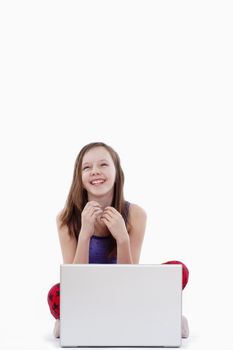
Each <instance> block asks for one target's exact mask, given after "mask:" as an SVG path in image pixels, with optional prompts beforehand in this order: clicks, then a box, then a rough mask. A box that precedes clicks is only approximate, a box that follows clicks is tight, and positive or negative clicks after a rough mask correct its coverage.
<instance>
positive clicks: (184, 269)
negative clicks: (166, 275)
mask: <svg viewBox="0 0 233 350" xmlns="http://www.w3.org/2000/svg"><path fill="white" fill-rule="evenodd" d="M164 264H180V265H182V289H184V288H185V287H186V285H187V283H188V280H189V270H188V268H187V266H186V265H185V264H184V263H182V262H181V261H178V260H171V261H167V262H165V263H164Z"/></svg>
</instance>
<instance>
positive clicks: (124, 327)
mask: <svg viewBox="0 0 233 350" xmlns="http://www.w3.org/2000/svg"><path fill="white" fill-rule="evenodd" d="M60 272H61V305H60V319H61V331H60V341H61V346H62V347H65V346H69V347H74V346H80V347H82V346H87V347H92V346H99V347H102V346H106V347H108V346H109V347H111V346H119V347H126V346H138V347H144V346H155V347H157V346H158V347H159V346H172V347H179V346H180V345H181V315H182V312H181V308H182V267H181V265H147V264H142V265H136V264H135V265H134V264H132V265H129V264H127V265H126V264H109V265H107V264H71V265H69V264H63V265H61V270H60Z"/></svg>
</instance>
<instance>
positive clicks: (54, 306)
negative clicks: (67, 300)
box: [47, 283, 60, 320]
mask: <svg viewBox="0 0 233 350" xmlns="http://www.w3.org/2000/svg"><path fill="white" fill-rule="evenodd" d="M47 300H48V304H49V308H50V312H51V314H52V315H53V316H54V317H55V318H56V320H57V319H59V318H60V283H57V284H55V285H54V286H53V287H52V288H51V289H50V290H49V292H48V297H47Z"/></svg>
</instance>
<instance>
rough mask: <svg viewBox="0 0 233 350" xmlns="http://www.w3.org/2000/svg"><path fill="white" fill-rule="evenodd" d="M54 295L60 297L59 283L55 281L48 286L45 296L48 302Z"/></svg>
mask: <svg viewBox="0 0 233 350" xmlns="http://www.w3.org/2000/svg"><path fill="white" fill-rule="evenodd" d="M55 297H60V283H57V284H55V285H54V286H52V288H50V290H49V292H48V296H47V300H48V302H52V301H53V299H54V298H55Z"/></svg>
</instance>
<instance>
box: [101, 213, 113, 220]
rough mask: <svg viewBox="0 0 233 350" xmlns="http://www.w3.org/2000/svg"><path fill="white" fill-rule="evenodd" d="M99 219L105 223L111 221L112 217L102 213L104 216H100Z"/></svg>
mask: <svg viewBox="0 0 233 350" xmlns="http://www.w3.org/2000/svg"><path fill="white" fill-rule="evenodd" d="M101 219H106V220H107V221H111V219H112V217H111V215H109V214H108V213H104V214H103V215H102V216H101Z"/></svg>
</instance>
